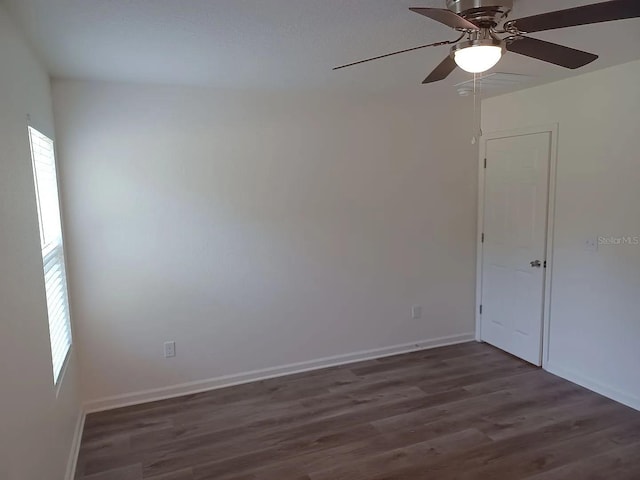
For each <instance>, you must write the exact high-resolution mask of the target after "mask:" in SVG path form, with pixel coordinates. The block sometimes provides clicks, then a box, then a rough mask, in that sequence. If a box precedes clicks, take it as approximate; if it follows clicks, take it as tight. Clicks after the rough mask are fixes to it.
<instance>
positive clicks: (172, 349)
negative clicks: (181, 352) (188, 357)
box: [164, 342, 176, 358]
mask: <svg viewBox="0 0 640 480" xmlns="http://www.w3.org/2000/svg"><path fill="white" fill-rule="evenodd" d="M175 356H176V342H164V358H171V357H175Z"/></svg>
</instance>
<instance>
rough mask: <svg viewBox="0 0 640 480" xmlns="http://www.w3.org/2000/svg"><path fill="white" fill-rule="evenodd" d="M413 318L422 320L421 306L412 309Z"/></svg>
mask: <svg viewBox="0 0 640 480" xmlns="http://www.w3.org/2000/svg"><path fill="white" fill-rule="evenodd" d="M411 318H412V319H413V320H419V319H421V318H422V307H421V306H420V305H414V306H413V307H411Z"/></svg>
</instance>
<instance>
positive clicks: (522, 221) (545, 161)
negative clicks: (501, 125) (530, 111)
mask: <svg viewBox="0 0 640 480" xmlns="http://www.w3.org/2000/svg"><path fill="white" fill-rule="evenodd" d="M486 159H487V164H486V165H487V168H486V170H485V189H484V192H485V193H484V195H485V198H484V224H483V225H484V228H483V231H484V242H483V249H482V251H483V255H482V317H481V318H482V321H481V338H482V340H483V341H485V342H488V343H490V344H492V345H494V346H496V347H498V348H500V349H502V350H505V351H507V352H509V353H511V354H513V355H516V356H518V357H520V358H522V359H524V360H526V361H528V362H531V363H533V364H535V365H541V363H542V330H543V329H542V325H543V306H544V281H545V280H544V279H545V275H544V271H545V267H546V239H547V210H548V203H549V202H548V199H549V165H550V159H551V133H550V132H544V133H535V134H530V135H519V136H513V137H507V138H496V139H489V140H487V141H486Z"/></svg>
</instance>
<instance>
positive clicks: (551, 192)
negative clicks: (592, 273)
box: [475, 123, 560, 369]
mask: <svg viewBox="0 0 640 480" xmlns="http://www.w3.org/2000/svg"><path fill="white" fill-rule="evenodd" d="M559 131H560V126H559V124H558V123H548V124H542V125H534V126H530V127H524V128H516V129H511V130H500V131H497V132H491V133H487V134H485V135H483V136H482V138H481V140H482V141H481V142H480V148H479V150H480V155H479V157H478V172H479V174H478V222H477V239H476V243H477V252H476V260H477V264H476V313H475V317H476V340H477V341H478V342H481V341H482V315H481V314H480V305H481V304H482V278H483V275H482V274H483V271H482V270H483V263H484V262H483V259H484V244H483V242H482V233H483V231H484V191H485V168H484V162H485V158H486V151H487V142H488V141H489V140H496V139H500V138H509V137H517V136H522V135H533V134H536V133H550V134H551V147H550V152H549V154H550V155H549V189H548V204H547V205H548V206H547V245H546V261H547V268H546V269H545V271H544V290H543V292H544V293H543V295H544V304H543V308H542V316H543V320H542V339H541V340H542V368H544V369H547V365H548V363H549V330H550V329H549V327H550V324H551V282H552V278H553V251H554V250H553V239H554V236H553V234H554V227H555V212H556V178H557V167H558V134H559Z"/></svg>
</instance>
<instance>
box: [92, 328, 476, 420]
mask: <svg viewBox="0 0 640 480" xmlns="http://www.w3.org/2000/svg"><path fill="white" fill-rule="evenodd" d="M474 339H475V333H468V334H464V335H452V336H449V337H441V338H434V339H430V340H420V341H416V342H411V343H406V344H403V345H394V346H391V347H384V348H377V349H373V350H364V351H361V352H355V353H348V354H345V355H336V356H333V357H325V358H319V359H316V360H310V361H307V362H300V363H292V364H290V365H283V366H280V367H272V368H265V369H262V370H254V371H251V372H246V373H240V374H235V375H225V376H223V377H217V378H211V379H208V380H199V381H195V382H189V383H182V384H179V385H172V386H169V387H163V388H155V389H152V390H143V391H139V392H134V393H127V394H124V395H116V396H113V397H107V398H102V399H98V400H92V401H89V402H87V403H85V405H84V411H85V412H86V413H95V412H100V411H104V410H112V409H114V408H121V407H128V406H131V405H138V404H141V403H148V402H155V401H158V400H165V399H168V398H175V397H181V396H183V395H190V394H193V393H200V392H206V391H209V390H216V389H219V388H225V387H231V386H234V385H240V384H243V383H250V382H256V381H259V380H266V379H269V378H275V377H282V376H285V375H291V374H294V373H301V372H308V371H311V370H318V369H321V368H328V367H334V366H337V365H345V364H349V363H355V362H361V361H363V360H371V359H375V358H382V357H390V356H392V355H399V354H402V353H409V352H415V351H419V350H428V349H431V348H436V347H444V346H446V345H454V344H457V343H465V342H470V341H473V340H474Z"/></svg>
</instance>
